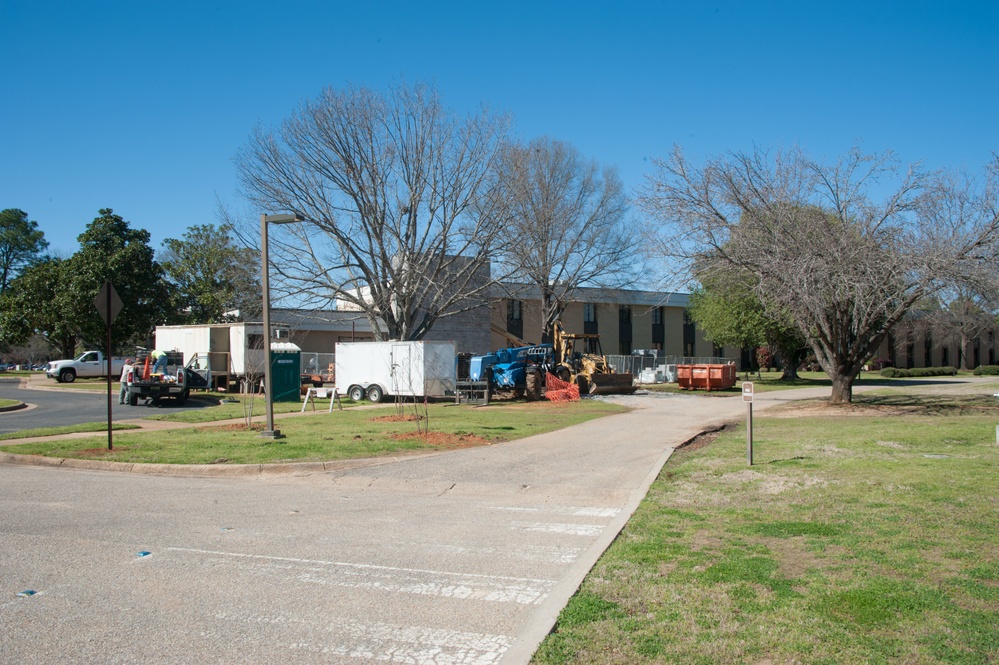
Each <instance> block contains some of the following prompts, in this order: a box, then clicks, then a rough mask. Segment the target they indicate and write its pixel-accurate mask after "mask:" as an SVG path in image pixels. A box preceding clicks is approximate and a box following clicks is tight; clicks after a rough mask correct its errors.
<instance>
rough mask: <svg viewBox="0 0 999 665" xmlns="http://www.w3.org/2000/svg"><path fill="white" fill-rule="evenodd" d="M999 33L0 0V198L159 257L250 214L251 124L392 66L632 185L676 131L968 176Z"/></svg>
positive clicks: (690, 146) (252, 4)
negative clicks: (109, 231) (560, 144)
mask: <svg viewBox="0 0 999 665" xmlns="http://www.w3.org/2000/svg"><path fill="white" fill-rule="evenodd" d="M997 35H999V3H996V2H962V3H956V2H936V3H924V2H875V1H870V2H849V1H848V2H835V3H832V2H827V3H824V2H711V3H700V2H683V3H681V2H586V1H577V2H517V1H504V2H475V1H473V0H466V1H465V2H433V1H430V0H427V1H423V2H417V1H414V0H410V1H409V2H386V1H380V0H370V1H368V2H350V3H348V2H333V1H330V2H298V1H296V0H285V1H284V2H281V3H276V2H275V3H270V2H260V1H255V0H244V1H242V2H229V1H212V0H205V1H204V2H186V1H178V2H158V3H154V2H136V1H135V0H131V1H129V2H90V1H86V0H75V1H73V2H68V1H61V0H60V1H57V2H48V1H46V0H0V43H2V44H3V51H4V54H3V59H2V62H3V64H2V66H0V82H2V84H3V85H2V90H3V91H4V100H3V103H2V104H0V208H20V209H22V210H25V211H26V212H27V213H28V214H29V217H30V218H31V219H33V220H36V221H37V222H38V224H39V227H40V228H41V229H42V230H43V231H44V232H45V234H46V237H47V239H48V240H49V241H50V243H51V246H52V249H54V250H56V251H59V252H61V253H63V254H64V255H68V254H72V253H73V252H75V251H76V249H77V248H78V244H77V242H76V237H77V235H79V234H80V233H82V232H83V230H84V228H85V227H86V225H87V224H88V223H89V222H90V221H92V220H93V218H94V217H96V216H97V211H98V209H99V208H104V207H110V208H113V209H114V210H115V212H116V213H118V214H120V215H122V216H123V217H124V218H125V219H127V220H129V221H130V222H131V224H132V226H133V227H135V228H144V229H146V230H148V231H150V233H151V234H152V244H153V246H154V247H155V248H156V249H157V250H159V249H160V243H161V242H162V241H163V240H164V239H165V238H179V237H181V235H182V234H183V232H184V230H185V229H186V228H187V227H188V226H190V225H193V224H206V223H214V222H216V221H217V219H216V213H215V210H216V200H217V199H221V200H222V201H224V202H226V203H227V204H229V205H230V206H234V207H237V208H239V207H241V202H240V200H239V199H238V197H237V195H236V179H235V171H234V167H233V164H232V157H233V155H234V153H235V152H236V150H237V149H239V148H240V147H241V146H242V145H243V144H244V143H245V142H246V140H247V138H248V136H249V134H250V132H251V130H252V129H253V127H254V126H255V125H257V124H258V123H259V124H263V125H265V126H273V125H276V124H278V123H279V122H280V121H281V120H282V119H284V118H285V117H287V116H288V115H289V114H290V113H291V112H292V111H293V110H294V109H295V107H296V106H297V105H298V104H299V103H300V102H301V101H303V100H305V99H308V98H311V97H314V96H316V95H317V94H318V93H319V92H320V90H321V89H322V88H323V87H324V86H327V85H331V86H342V85H344V84H346V83H357V84H364V85H367V86H371V87H375V88H385V87H387V86H388V85H390V84H392V83H394V82H398V81H399V80H401V79H405V80H406V81H408V82H416V81H432V82H435V83H436V85H437V86H438V88H439V89H440V91H441V92H442V94H443V97H444V99H445V100H446V102H447V103H449V104H450V105H451V106H453V107H455V108H457V109H459V110H472V109H473V108H475V107H476V106H477V105H479V104H480V103H486V104H488V105H489V106H490V107H491V108H494V109H496V110H500V111H507V112H510V113H511V114H513V116H514V118H515V122H516V133H517V134H518V135H519V136H521V137H523V138H525V139H529V138H533V137H536V136H541V135H549V136H552V137H554V138H557V139H561V140H565V141H568V142H571V143H573V144H574V145H576V147H577V148H579V149H580V150H581V151H582V152H583V153H584V154H585V155H587V156H588V157H591V158H593V159H596V160H598V161H599V162H601V163H603V164H608V165H614V166H616V167H617V168H618V169H619V171H620V174H621V176H622V178H623V180H624V182H625V185H626V186H627V187H628V189H629V191H633V190H634V188H636V187H638V186H639V185H640V184H641V183H642V180H643V175H644V174H645V173H647V172H649V171H650V169H651V162H650V161H649V160H650V159H651V158H653V157H657V156H663V155H665V154H666V153H667V152H668V151H669V150H670V148H671V146H672V145H673V144H675V143H678V144H681V145H683V146H684V149H685V151H686V152H687V153H688V154H689V155H690V156H692V157H695V158H701V157H705V156H710V155H714V154H717V153H720V152H724V151H728V150H739V149H746V148H751V147H752V146H753V145H760V146H767V147H774V146H777V147H788V146H791V145H794V144H799V145H801V146H802V147H804V148H805V149H806V150H807V151H808V152H810V153H811V154H813V155H816V156H820V157H827V158H833V157H835V156H836V155H838V154H841V153H843V152H845V151H846V150H848V149H849V148H850V147H852V146H853V145H855V144H857V143H860V144H861V145H862V146H863V148H865V149H866V150H869V151H881V150H885V149H893V150H894V151H895V152H896V153H897V154H898V156H899V157H900V158H901V159H902V160H904V161H917V160H921V161H923V162H924V163H925V165H926V166H927V167H929V168H954V169H959V168H963V169H968V170H970V171H972V172H974V171H980V170H981V168H982V166H983V165H984V164H985V163H986V162H987V161H988V160H989V158H990V156H991V154H992V153H993V151H996V150H999V121H997V116H999V37H997ZM249 212H250V213H256V212H264V211H249ZM268 212H270V211H268Z"/></svg>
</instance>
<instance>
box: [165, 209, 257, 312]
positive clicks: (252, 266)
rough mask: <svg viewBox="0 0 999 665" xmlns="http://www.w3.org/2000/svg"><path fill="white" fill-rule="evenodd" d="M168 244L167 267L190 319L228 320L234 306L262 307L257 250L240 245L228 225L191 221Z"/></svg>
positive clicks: (244, 308)
mask: <svg viewBox="0 0 999 665" xmlns="http://www.w3.org/2000/svg"><path fill="white" fill-rule="evenodd" d="M163 246H164V248H165V251H164V252H163V254H162V255H161V260H162V265H163V269H164V270H165V271H166V276H167V279H168V280H170V282H171V283H172V284H173V285H174V286H175V287H176V302H177V309H178V310H181V311H183V312H184V318H185V319H186V320H187V322H188V323H225V322H227V321H232V320H234V319H235V318H236V317H235V316H233V315H232V314H229V312H233V311H235V310H238V311H240V312H241V314H242V315H243V316H245V315H246V313H247V312H248V311H249V312H256V311H259V309H260V306H261V301H260V285H259V280H258V273H259V265H260V259H259V257H258V253H257V252H256V251H255V250H252V249H247V248H245V247H240V246H239V245H237V244H236V242H235V241H234V239H233V236H232V228H231V227H230V226H229V225H227V224H224V225H222V226H213V225H210V224H205V225H198V226H192V227H191V228H189V229H188V230H187V231H186V232H185V233H184V236H183V239H182V240H176V239H174V238H167V239H166V240H164V241H163Z"/></svg>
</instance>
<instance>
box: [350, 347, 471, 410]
mask: <svg viewBox="0 0 999 665" xmlns="http://www.w3.org/2000/svg"><path fill="white" fill-rule="evenodd" d="M333 362H334V365H335V370H336V371H335V380H336V387H337V392H339V393H340V394H342V395H347V396H348V397H350V398H351V399H352V400H354V401H355V402H358V401H360V400H362V399H364V398H365V397H367V398H368V399H369V400H370V401H372V402H381V401H382V400H383V399H385V397H386V396H397V397H445V396H447V395H453V394H454V382H455V350H454V342H430V341H419V342H339V343H338V344H337V345H336V354H335V356H334V361H333Z"/></svg>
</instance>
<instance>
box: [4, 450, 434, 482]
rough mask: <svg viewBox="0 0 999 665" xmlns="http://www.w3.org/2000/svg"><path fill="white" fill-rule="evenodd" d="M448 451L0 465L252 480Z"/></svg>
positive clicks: (31, 459)
mask: <svg viewBox="0 0 999 665" xmlns="http://www.w3.org/2000/svg"><path fill="white" fill-rule="evenodd" d="M445 452H447V451H433V452H427V453H423V454H414V455H405V456H399V455H392V456H388V457H365V458H361V459H351V460H333V461H329V462H288V463H287V464H145V463H142V462H110V461H105V460H87V459H76V458H72V457H45V456H43V455H28V454H25V455H21V454H18V453H7V452H0V464H12V465H20V466H40V467H49V468H56V469H86V470H90V471H114V472H117V473H135V474H140V475H147V476H172V477H178V478H179V477H186V478H246V477H252V476H258V477H263V476H268V477H280V476H287V477H304V476H311V475H315V474H320V473H330V472H333V471H347V470H350V469H361V468H365V467H370V466H381V465H382V464H392V463H395V462H401V461H404V460H407V459H417V458H420V457H431V456H434V455H443V454H444V453H445Z"/></svg>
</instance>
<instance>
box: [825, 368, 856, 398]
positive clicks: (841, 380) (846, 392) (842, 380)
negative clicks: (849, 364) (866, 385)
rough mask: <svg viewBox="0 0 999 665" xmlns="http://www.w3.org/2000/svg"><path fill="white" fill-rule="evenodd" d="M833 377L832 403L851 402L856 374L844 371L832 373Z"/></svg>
mask: <svg viewBox="0 0 999 665" xmlns="http://www.w3.org/2000/svg"><path fill="white" fill-rule="evenodd" d="M829 378H830V379H832V396H831V397H830V398H829V403H830V404H850V403H851V402H852V401H853V382H854V380H855V379H856V376H854V375H851V374H843V373H830V374H829Z"/></svg>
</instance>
